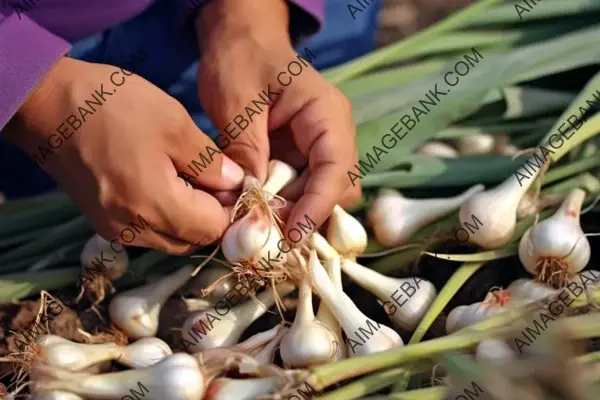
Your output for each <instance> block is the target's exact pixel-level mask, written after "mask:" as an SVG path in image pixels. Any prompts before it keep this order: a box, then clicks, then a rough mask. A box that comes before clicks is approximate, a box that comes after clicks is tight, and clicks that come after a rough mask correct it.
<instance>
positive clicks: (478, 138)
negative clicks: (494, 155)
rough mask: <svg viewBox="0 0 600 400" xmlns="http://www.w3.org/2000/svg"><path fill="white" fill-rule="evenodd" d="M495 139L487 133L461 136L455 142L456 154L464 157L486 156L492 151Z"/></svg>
mask: <svg viewBox="0 0 600 400" xmlns="http://www.w3.org/2000/svg"><path fill="white" fill-rule="evenodd" d="M495 146H496V139H495V138H494V136H492V135H490V134H487V133H475V134H473V135H469V136H463V137H461V138H460V139H458V140H457V142H456V148H457V149H458V152H459V153H460V154H462V155H464V156H470V155H477V154H488V153H491V152H492V151H494V147H495Z"/></svg>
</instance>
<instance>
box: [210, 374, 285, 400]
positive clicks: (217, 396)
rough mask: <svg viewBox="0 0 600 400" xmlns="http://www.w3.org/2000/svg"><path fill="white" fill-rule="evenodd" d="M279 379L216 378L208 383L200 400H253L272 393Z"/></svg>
mask: <svg viewBox="0 0 600 400" xmlns="http://www.w3.org/2000/svg"><path fill="white" fill-rule="evenodd" d="M278 381H279V378H277V377H270V378H255V379H231V378H217V379H215V380H213V381H211V382H210V385H209V386H208V389H207V390H206V394H205V395H204V398H203V399H202V400H255V399H257V398H259V397H260V396H261V395H265V394H269V393H274V392H275V391H276V390H277V387H278Z"/></svg>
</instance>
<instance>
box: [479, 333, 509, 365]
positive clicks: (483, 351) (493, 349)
mask: <svg viewBox="0 0 600 400" xmlns="http://www.w3.org/2000/svg"><path fill="white" fill-rule="evenodd" d="M516 358H517V357H516V354H515V352H514V351H513V350H512V348H511V347H510V345H508V344H507V343H506V342H505V341H504V340H500V339H493V338H492V339H485V340H482V341H481V342H480V343H479V344H478V345H477V349H476V350H475V360H477V362H489V363H494V364H502V363H506V362H508V361H512V360H514V359H516Z"/></svg>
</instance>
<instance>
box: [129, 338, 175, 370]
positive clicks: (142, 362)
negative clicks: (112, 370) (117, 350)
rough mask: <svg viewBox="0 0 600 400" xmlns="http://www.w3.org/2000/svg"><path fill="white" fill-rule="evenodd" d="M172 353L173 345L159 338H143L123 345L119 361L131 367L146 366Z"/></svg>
mask: <svg viewBox="0 0 600 400" xmlns="http://www.w3.org/2000/svg"><path fill="white" fill-rule="evenodd" d="M171 354H173V350H171V347H169V345H168V344H167V343H165V342H164V341H162V340H160V339H159V338H156V337H150V338H142V339H139V340H137V341H135V342H133V343H130V344H128V345H127V346H124V347H121V357H119V359H118V360H117V361H118V363H119V364H122V365H126V366H128V367H129V368H146V367H149V366H151V365H154V364H156V363H157V362H159V361H160V360H162V359H163V358H165V357H167V356H170V355H171Z"/></svg>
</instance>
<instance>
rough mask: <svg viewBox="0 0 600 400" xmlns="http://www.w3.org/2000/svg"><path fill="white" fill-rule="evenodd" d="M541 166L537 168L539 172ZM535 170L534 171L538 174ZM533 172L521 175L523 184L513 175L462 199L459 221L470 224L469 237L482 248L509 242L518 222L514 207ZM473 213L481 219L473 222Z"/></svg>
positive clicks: (524, 190)
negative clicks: (464, 199)
mask: <svg viewBox="0 0 600 400" xmlns="http://www.w3.org/2000/svg"><path fill="white" fill-rule="evenodd" d="M539 171H541V169H540V170H538V171H537V173H539ZM537 173H536V174H537ZM534 180H535V175H534V176H533V177H531V178H529V179H523V182H522V183H523V186H521V183H520V182H519V179H518V177H517V176H515V175H511V176H510V177H509V178H508V179H506V180H505V181H504V182H502V183H501V184H500V185H498V186H496V187H495V188H493V189H490V190H486V191H485V192H482V193H477V194H476V195H475V196H473V197H471V198H470V199H469V200H467V201H466V202H464V203H463V205H462V206H461V207H460V211H459V213H458V216H459V219H460V222H461V224H462V225H463V226H466V227H467V228H469V227H474V228H475V229H471V228H469V232H470V233H471V235H470V241H471V242H473V243H475V244H477V245H478V246H481V247H482V248H484V249H493V248H498V247H501V246H504V245H505V244H507V243H508V242H509V240H510V239H511V237H512V235H513V233H514V232H515V227H516V225H517V208H518V206H519V203H520V202H521V198H522V197H523V196H524V195H525V193H526V192H527V189H529V186H531V184H532V183H533V182H534ZM474 217H476V218H478V219H480V220H481V221H480V222H481V224H480V225H479V224H475V226H473V225H472V224H471V223H472V222H474Z"/></svg>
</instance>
